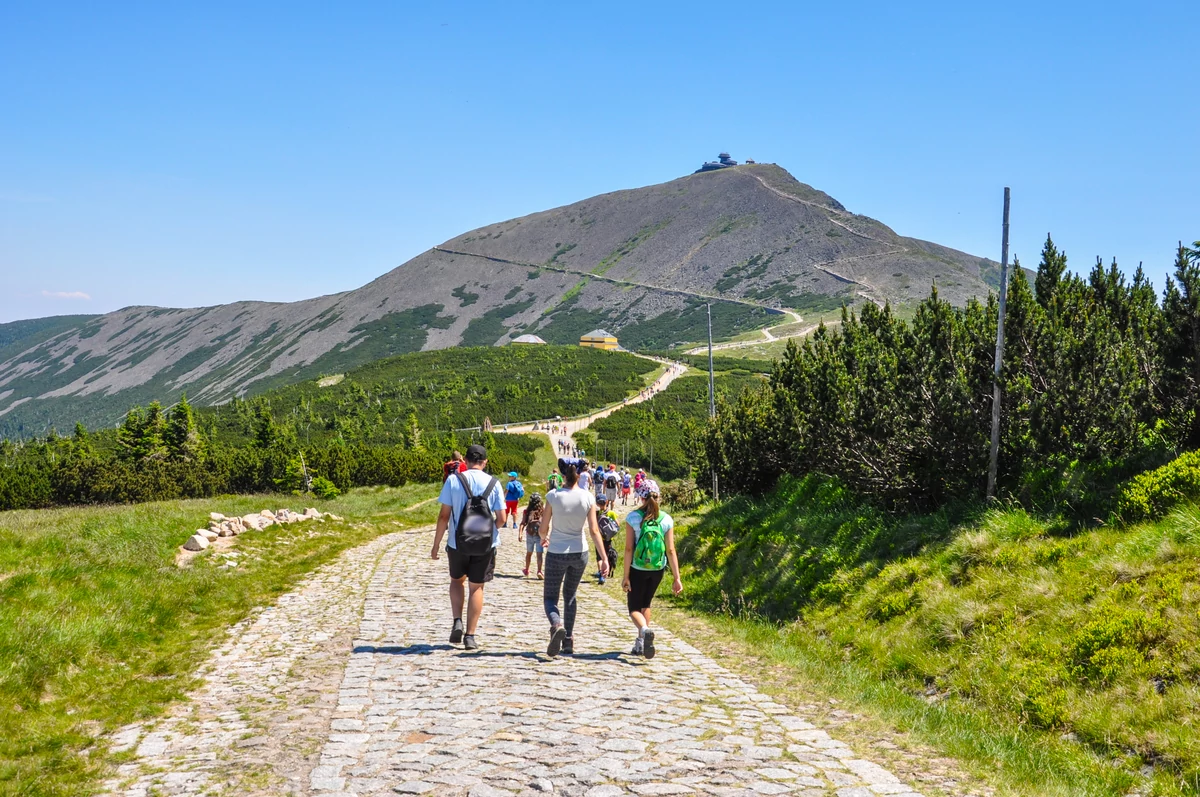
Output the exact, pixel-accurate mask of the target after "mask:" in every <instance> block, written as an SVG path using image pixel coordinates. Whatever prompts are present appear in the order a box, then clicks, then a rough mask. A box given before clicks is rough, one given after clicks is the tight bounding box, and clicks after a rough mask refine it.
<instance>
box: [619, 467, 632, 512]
mask: <svg viewBox="0 0 1200 797" xmlns="http://www.w3.org/2000/svg"><path fill="white" fill-rule="evenodd" d="M631 492H633V476H631V475H630V473H629V471H624V472H622V474H621V506H628V505H629V494H630V493H631Z"/></svg>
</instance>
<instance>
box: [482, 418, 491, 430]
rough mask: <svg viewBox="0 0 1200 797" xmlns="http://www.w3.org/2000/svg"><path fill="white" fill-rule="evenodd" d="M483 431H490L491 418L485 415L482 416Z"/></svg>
mask: <svg viewBox="0 0 1200 797" xmlns="http://www.w3.org/2000/svg"><path fill="white" fill-rule="evenodd" d="M483 431H485V432H490V431H492V419H491V418H489V417H487V416H486V415H485V416H483Z"/></svg>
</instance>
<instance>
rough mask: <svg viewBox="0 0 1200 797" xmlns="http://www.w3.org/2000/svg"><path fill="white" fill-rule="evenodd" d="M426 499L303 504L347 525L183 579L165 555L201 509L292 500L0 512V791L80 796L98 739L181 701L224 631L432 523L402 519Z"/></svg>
mask: <svg viewBox="0 0 1200 797" xmlns="http://www.w3.org/2000/svg"><path fill="white" fill-rule="evenodd" d="M436 490H437V487H436V485H413V486H408V487H404V488H399V489H394V490H393V489H387V488H376V489H367V490H356V491H354V492H351V493H349V494H348V495H346V496H344V497H342V498H340V499H338V500H335V501H330V502H324V503H318V502H312V503H313V504H314V505H316V506H318V507H319V508H320V509H323V510H325V511H332V512H334V513H335V514H339V515H342V516H343V517H344V518H345V521H344V522H333V521H327V522H325V523H315V522H306V523H300V524H295V525H290V526H287V527H279V526H272V527H271V528H269V529H267V530H265V531H262V532H248V533H246V534H244V535H242V536H240V537H238V539H237V543H236V546H235V550H237V551H238V552H239V554H241V557H240V561H241V562H243V563H244V564H243V565H242V566H240V567H237V568H218V567H217V566H216V564H217V562H218V561H219V559H218V558H217V557H215V556H213V555H212V554H211V553H203V554H201V555H200V556H199V557H197V559H196V560H195V562H194V563H193V565H192V566H191V567H187V568H179V567H176V566H175V564H174V558H175V555H176V552H177V550H178V548H179V546H180V545H181V544H182V543H183V541H184V540H186V539H187V537H188V536H189V535H190V534H191V533H192V531H194V530H195V529H196V528H198V527H201V526H203V525H205V524H206V523H207V516H208V513H209V512H210V511H212V510H217V511H221V512H224V513H226V514H234V513H246V512H250V511H257V510H260V509H262V508H264V507H271V508H277V507H280V506H289V507H291V508H302V507H301V505H300V504H299V503H297V500H298V499H289V498H288V497H285V496H278V495H271V496H242V497H224V498H220V499H210V500H202V501H168V502H160V503H151V504H141V505H137V506H108V507H87V508H72V509H54V510H39V511H21V512H7V513H0V794H38V795H68V794H69V795H75V794H89V793H91V792H92V788H93V786H94V784H95V782H96V780H97V778H99V777H102V775H103V773H104V768H105V767H106V765H107V764H108V763H109V761H108V758H107V756H106V754H105V752H104V750H103V742H101V741H98V740H97V737H98V736H99V735H100V734H101V733H103V732H110V731H113V730H115V729H117V728H119V727H121V726H123V725H125V724H127V723H130V722H135V721H139V720H143V719H146V718H150V717H153V716H155V715H157V714H159V713H160V712H161V711H162V710H163V709H164V708H165V707H166V706H167V705H168V704H169V703H170V702H171V701H174V700H177V699H179V698H181V697H182V696H183V695H184V694H185V693H186V692H187V691H188V690H189V689H190V688H191V687H193V686H194V683H195V680H194V672H195V670H196V667H197V666H198V665H199V664H200V663H202V662H203V661H204V660H205V658H206V657H207V656H208V653H209V651H210V649H211V648H212V647H213V645H214V644H215V643H216V642H217V641H218V640H219V639H220V638H221V637H222V635H223V634H224V633H225V630H226V629H227V628H228V627H229V626H230V625H232V624H233V623H235V622H237V621H239V620H241V619H242V618H244V617H246V616H247V615H248V614H249V612H250V610H251V609H253V608H254V607H257V606H262V605H264V604H268V603H270V602H271V601H272V600H273V599H275V598H276V597H277V596H279V595H281V594H282V593H284V592H286V591H288V590H289V589H290V588H292V586H293V585H294V584H295V583H296V581H297V580H298V579H299V578H300V577H302V576H303V575H305V574H307V573H309V572H311V571H312V570H313V569H314V568H316V567H318V566H319V565H321V564H323V563H324V562H327V561H329V560H330V559H332V558H333V557H334V556H336V555H337V554H338V553H339V552H341V551H343V550H345V549H347V548H349V547H351V546H354V545H358V544H361V543H363V542H366V541H367V540H370V539H371V538H373V537H375V536H377V535H379V534H382V533H386V532H390V531H395V530H397V529H398V528H401V527H405V526H407V527H412V526H415V525H420V524H424V523H429V522H432V520H433V519H434V516H435V514H436V509H437V507H436V503H435V502H431V503H428V504H425V505H424V506H422V507H419V508H417V509H415V510H412V511H407V512H406V511H404V508H405V507H407V506H410V505H413V504H416V503H418V502H420V501H423V500H425V499H427V498H431V497H433V496H435V495H436ZM308 500H309V501H310V502H311V501H312V499H308ZM392 521H397V522H398V523H399V524H401V525H400V526H397V525H395V524H394V523H393V522H392ZM314 531H319V532H320V533H319V534H312V533H311V532H314ZM284 542H287V543H289V544H287V545H284V544H282V543H284ZM214 560H217V561H214Z"/></svg>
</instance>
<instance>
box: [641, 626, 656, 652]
mask: <svg viewBox="0 0 1200 797" xmlns="http://www.w3.org/2000/svg"><path fill="white" fill-rule="evenodd" d="M643 640H645V641H644V643H643V645H642V649H643V650H644V651H645V653H643V655H644V656H645V657H646V658H648V659H652V658H654V654H655V653H657V652H658V651H656V650H655V649H654V632H653V631H651V630H650V629H649V628H647V629H646V635H645V636H644V637H643Z"/></svg>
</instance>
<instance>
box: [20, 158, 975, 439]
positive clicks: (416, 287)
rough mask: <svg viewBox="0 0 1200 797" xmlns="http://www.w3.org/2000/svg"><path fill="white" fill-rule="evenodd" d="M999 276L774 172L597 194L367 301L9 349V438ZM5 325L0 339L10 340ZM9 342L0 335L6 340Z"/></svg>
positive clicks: (704, 176) (191, 315) (455, 243)
mask: <svg viewBox="0 0 1200 797" xmlns="http://www.w3.org/2000/svg"><path fill="white" fill-rule="evenodd" d="M997 272H998V267H997V264H994V263H992V261H989V260H986V259H984V258H978V257H974V256H972V255H968V254H966V253H963V252H958V251H957V250H954V249H950V248H948V247H943V246H941V245H939V244H935V243H932V242H929V241H922V240H919V239H914V238H907V237H904V236H900V235H898V234H897V233H895V232H894V231H893V230H891V229H890V228H889V227H887V226H886V225H885V224H883V223H882V222H879V221H876V220H874V219H871V218H869V217H866V216H860V215H858V214H854V213H852V212H851V211H849V210H847V209H846V208H845V207H844V206H843V205H842V204H841V203H840V202H838V201H837V200H836V199H834V198H833V197H832V196H830V195H828V194H826V193H825V192H823V191H820V190H818V189H816V188H813V187H812V186H809V185H806V184H804V183H801V182H799V181H797V180H796V179H795V178H793V177H792V176H791V175H790V174H788V173H787V172H786V171H785V170H784V169H782V168H780V167H778V166H775V165H773V164H755V165H747V166H738V167H734V168H731V169H723V170H720V171H715V172H705V173H699V174H693V175H688V176H686V177H682V178H678V179H676V180H672V181H669V182H666V183H661V184H658V185H652V186H646V187H642V188H634V189H623V190H619V191H614V192H609V193H606V194H600V195H597V196H594V197H590V198H588V199H584V200H581V201H579V202H575V203H572V204H569V205H564V206H561V207H558V208H551V209H549V210H543V211H538V212H535V213H531V214H528V215H525V216H521V217H518V218H514V219H509V220H506V221H501V222H496V223H494V224H490V225H485V226H483V227H480V228H477V229H475V230H470V231H468V232H465V233H462V234H461V235H458V236H455V237H454V238H451V239H449V240H448V241H445V242H443V243H442V244H440V245H438V246H434V247H431V248H430V249H428V250H426V251H425V252H422V253H421V254H419V255H417V256H416V257H414V258H412V259H410V260H409V261H407V262H406V263H404V264H402V265H400V266H398V267H396V268H394V269H392V270H391V271H388V272H387V273H385V274H382V275H380V277H378V278H376V279H375V280H372V281H371V282H369V283H367V284H366V285H363V286H361V287H360V288H356V289H354V290H350V291H343V292H340V293H334V294H327V295H324V296H317V297H313V298H310V299H304V300H301V301H297V302H265V301H239V302H232V303H229V304H224V305H215V306H210V307H200V308H161V307H146V306H132V307H128V308H123V309H121V310H118V311H115V312H113V313H108V314H105V315H102V316H95V317H81V318H80V319H78V321H76V322H73V324H67V325H66V327H65V328H58V329H54V328H53V325H51V332H52V333H53V334H49V333H47V334H48V336H43V337H42V339H39V338H37V337H29V338H27V341H28V342H29V343H30V345H27V346H22V345H21V341H20V340H17V341H16V342H15V344H14V345H12V346H9V347H8V348H6V349H0V435H3V436H9V437H13V436H28V435H29V434H41V433H44V431H45V429H46V428H47V427H49V426H50V425H57V426H60V427H62V426H65V425H68V424H69V423H71V422H73V421H74V420H83V421H84V422H85V423H88V424H89V425H95V426H106V425H111V424H112V423H115V422H116V421H117V420H119V418H120V417H121V416H122V415H123V413H124V410H125V409H126V408H127V407H128V406H130V405H132V404H134V403H141V402H146V401H149V400H152V399H155V398H157V399H160V400H164V401H171V400H174V397H175V396H177V395H178V394H179V392H181V391H184V390H186V391H187V392H188V394H189V397H190V398H191V399H192V400H193V401H195V402H196V403H198V404H212V403H218V402H221V401H224V400H227V399H228V398H230V397H232V396H234V395H246V394H248V393H254V392H261V391H262V390H265V389H268V388H269V387H272V386H275V385H279V384H286V383H289V382H294V381H298V380H302V379H306V378H311V377H313V376H317V375H320V374H322V373H337V372H341V371H344V370H346V369H347V368H349V367H353V366H355V365H361V364H363V363H365V362H370V361H371V360H373V359H378V358H380V357H384V356H389V355H395V354H403V353H407V352H410V351H418V350H422V349H437V348H446V347H450V346H457V345H494V344H502V343H505V342H507V341H508V340H511V339H512V338H513V337H515V336H516V335H519V334H521V333H523V332H533V333H535V334H538V335H541V336H542V337H544V338H546V339H547V340H549V341H551V342H559V343H570V342H574V341H575V340H578V336H579V335H580V334H582V333H583V332H586V331H587V330H588V329H592V328H595V327H599V326H602V327H605V328H606V329H610V330H612V331H613V332H615V333H617V334H618V335H620V337H621V339H622V342H623V343H625V344H626V345H629V346H630V347H633V348H638V347H645V348H649V347H653V348H667V347H670V346H672V345H675V344H681V343H686V342H692V341H694V340H696V339H697V338H699V337H700V336H702V334H703V328H704V322H705V320H706V318H705V313H704V304H705V303H707V302H710V301H711V302H714V314H713V315H714V331H715V333H716V334H717V335H718V336H731V335H733V334H737V333H739V332H742V331H745V330H747V329H752V328H754V327H756V326H762V325H764V324H766V323H767V322H768V319H769V317H770V316H772V315H774V314H775V313H777V312H779V310H781V309H782V308H789V309H792V310H795V311H798V312H800V313H805V312H814V311H817V312H819V311H824V310H829V309H834V308H836V307H837V306H839V305H840V304H841V303H843V302H851V303H853V302H861V301H877V302H882V301H885V300H886V301H892V302H894V303H905V302H909V301H916V300H919V299H920V298H923V297H924V296H925V295H927V294H928V291H929V286H930V285H931V284H932V283H933V282H934V281H935V280H936V281H937V283H938V287H939V292H940V293H941V295H942V296H943V297H945V298H947V299H949V300H950V301H952V302H954V303H956V304H962V303H964V302H965V301H966V300H967V299H968V298H970V297H971V296H981V295H983V294H985V293H987V291H988V290H989V289H991V287H992V286H993V285H994V283H995V276H996V273H997ZM4 327H5V325H0V333H2V331H3V329H4ZM2 339H3V337H2V335H0V340H2Z"/></svg>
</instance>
